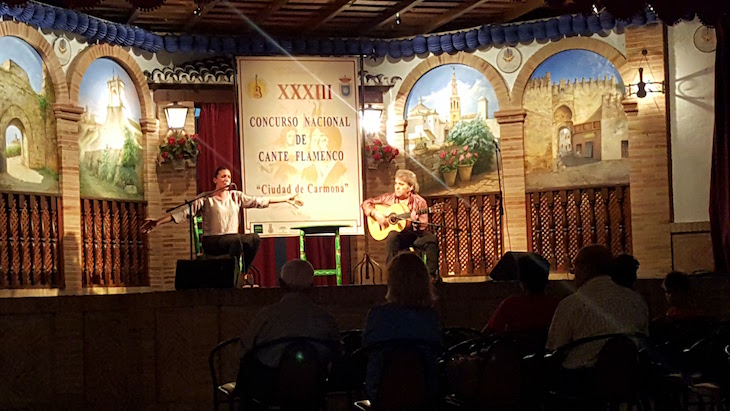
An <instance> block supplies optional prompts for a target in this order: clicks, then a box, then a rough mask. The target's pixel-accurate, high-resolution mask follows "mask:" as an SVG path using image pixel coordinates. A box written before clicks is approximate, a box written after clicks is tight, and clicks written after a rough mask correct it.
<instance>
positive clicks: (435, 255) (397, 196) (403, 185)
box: [362, 169, 439, 281]
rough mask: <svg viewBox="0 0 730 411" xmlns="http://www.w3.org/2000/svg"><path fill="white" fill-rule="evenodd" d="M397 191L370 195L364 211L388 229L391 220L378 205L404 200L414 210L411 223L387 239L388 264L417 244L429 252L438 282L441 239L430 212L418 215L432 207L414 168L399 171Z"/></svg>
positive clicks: (430, 270)
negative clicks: (430, 221)
mask: <svg viewBox="0 0 730 411" xmlns="http://www.w3.org/2000/svg"><path fill="white" fill-rule="evenodd" d="M394 190H395V192H393V193H385V194H382V195H380V196H378V197H375V198H369V199H367V200H365V201H364V202H363V203H362V211H363V212H364V213H365V215H366V216H369V217H372V218H374V219H375V220H376V221H377V222H378V224H380V227H382V228H385V227H387V226H388V225H390V223H389V222H388V220H387V219H386V216H385V215H384V214H383V213H381V212H379V211H377V210H376V209H375V205H377V204H380V205H384V206H391V205H393V204H395V203H400V204H401V205H403V206H404V207H406V209H407V210H410V211H411V218H410V223H411V224H408V225H406V228H405V229H404V230H403V231H401V232H397V231H393V232H391V233H390V234H388V237H386V239H385V249H386V251H387V253H388V256H387V259H386V264H388V265H389V264H390V261H391V260H392V259H393V257H395V255H396V254H398V253H399V252H400V251H403V250H407V249H408V248H409V247H413V248H414V249H416V250H419V251H420V252H422V253H425V254H426V266H427V267H428V273H429V274H430V275H431V277H432V279H433V280H434V281H437V280H438V265H439V248H438V239H437V238H436V236H435V235H433V234H432V233H431V232H430V231H426V227H427V226H428V225H427V224H428V214H421V215H416V210H421V209H425V208H427V207H428V204H427V203H426V200H425V199H424V198H423V197H421V196H420V195H418V194H417V193H418V180H417V178H416V174H415V173H414V172H413V171H410V170H405V169H400V170H398V171H396V172H395V184H394Z"/></svg>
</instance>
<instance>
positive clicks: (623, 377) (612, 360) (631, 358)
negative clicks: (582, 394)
mask: <svg viewBox="0 0 730 411" xmlns="http://www.w3.org/2000/svg"><path fill="white" fill-rule="evenodd" d="M595 369H596V374H595V375H596V381H595V383H594V391H595V394H596V396H597V397H601V398H609V399H612V400H631V399H633V398H635V395H636V392H637V390H638V389H639V388H640V387H641V386H642V381H644V378H643V377H644V375H643V370H642V369H641V366H640V362H639V349H638V347H637V345H636V343H635V342H634V341H633V340H632V339H631V338H629V337H628V336H626V335H619V336H615V337H611V338H609V339H608V341H606V343H605V344H604V345H603V348H601V351H599V353H598V360H597V362H596V367H595Z"/></svg>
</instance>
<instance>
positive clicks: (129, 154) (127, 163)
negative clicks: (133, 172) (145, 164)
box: [122, 130, 140, 168]
mask: <svg viewBox="0 0 730 411" xmlns="http://www.w3.org/2000/svg"><path fill="white" fill-rule="evenodd" d="M124 134H125V138H124V147H123V148H122V167H131V168H134V167H137V163H138V162H139V151H140V150H139V146H138V145H137V141H136V140H135V139H134V137H132V136H131V133H129V131H128V130H125V133H124Z"/></svg>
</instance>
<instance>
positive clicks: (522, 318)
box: [482, 254, 560, 334]
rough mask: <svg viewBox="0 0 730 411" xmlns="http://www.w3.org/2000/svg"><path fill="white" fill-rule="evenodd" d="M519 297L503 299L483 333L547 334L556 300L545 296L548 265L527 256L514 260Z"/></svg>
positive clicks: (530, 255) (545, 261) (535, 257)
mask: <svg viewBox="0 0 730 411" xmlns="http://www.w3.org/2000/svg"><path fill="white" fill-rule="evenodd" d="M517 267H518V274H519V279H520V284H521V286H522V290H523V292H524V293H523V294H521V295H514V296H511V297H507V298H506V299H504V300H503V301H502V302H501V303H500V304H499V307H497V311H495V312H494V314H493V315H492V318H491V319H490V320H489V322H488V323H487V325H486V326H485V327H484V329H483V330H482V332H483V333H485V334H486V333H489V334H495V333H512V332H517V333H519V332H526V331H540V330H545V331H547V329H548V327H550V322H551V320H552V319H553V313H555V309H556V308H557V306H558V303H559V302H560V300H558V299H557V298H555V297H551V296H548V295H545V287H546V286H547V283H548V276H549V274H550V263H549V262H548V261H547V260H546V259H545V258H543V257H542V256H540V255H537V254H527V255H525V256H522V257H520V258H519V259H518V260H517Z"/></svg>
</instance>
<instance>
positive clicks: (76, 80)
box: [68, 44, 155, 121]
mask: <svg viewBox="0 0 730 411" xmlns="http://www.w3.org/2000/svg"><path fill="white" fill-rule="evenodd" d="M99 58H108V59H111V60H114V61H115V62H117V63H119V65H120V66H122V68H124V70H126V71H127V74H129V77H130V78H131V79H132V82H133V83H134V88H135V90H136V91H137V97H138V98H139V99H140V109H141V110H140V111H141V112H142V118H141V120H140V121H142V120H149V119H153V118H155V108H154V103H153V102H152V96H151V94H150V89H149V86H147V78H146V77H145V75H144V74H143V73H142V69H140V68H139V66H138V65H137V63H136V62H135V61H134V59H132V57H131V56H130V55H129V53H128V52H127V51H125V50H124V49H123V48H121V47H119V46H112V45H109V44H97V45H94V46H91V47H89V48H87V49H86V50H84V51H82V52H81V53H80V54H79V55H78V56H76V58H75V59H74V61H73V62H71V66H70V67H69V70H68V90H69V99H70V100H71V101H72V102H73V104H75V105H78V99H79V87H80V86H81V79H82V78H83V77H84V73H86V70H87V69H88V68H89V66H90V65H91V63H93V62H94V61H96V59H99Z"/></svg>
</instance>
